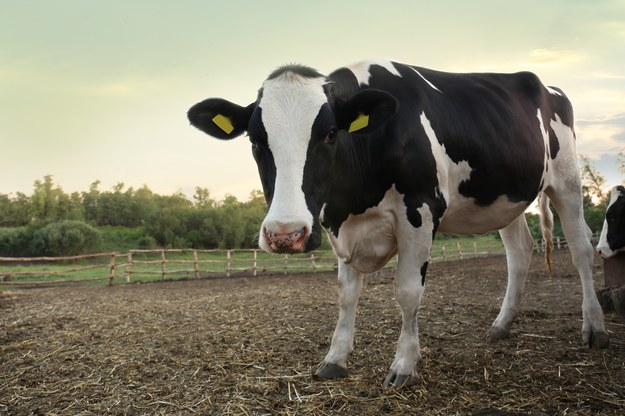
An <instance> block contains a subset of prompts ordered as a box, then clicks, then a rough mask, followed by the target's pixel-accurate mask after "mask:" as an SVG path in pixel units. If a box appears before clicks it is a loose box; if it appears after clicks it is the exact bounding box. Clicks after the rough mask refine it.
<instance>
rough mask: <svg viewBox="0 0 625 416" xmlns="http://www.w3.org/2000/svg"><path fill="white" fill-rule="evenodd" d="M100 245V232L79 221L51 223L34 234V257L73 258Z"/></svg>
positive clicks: (32, 242) (32, 244)
mask: <svg viewBox="0 0 625 416" xmlns="http://www.w3.org/2000/svg"><path fill="white" fill-rule="evenodd" d="M99 244H100V232H99V231H98V230H96V229H95V228H93V227H92V226H90V225H88V224H86V223H84V222H81V221H69V220H66V221H60V222H53V223H50V224H48V225H46V226H45V227H43V228H41V229H39V230H37V231H35V232H34V234H33V236H32V240H31V249H32V252H33V253H34V254H35V255H44V256H73V255H77V254H84V253H88V252H91V251H93V250H95V249H97V248H98V245H99Z"/></svg>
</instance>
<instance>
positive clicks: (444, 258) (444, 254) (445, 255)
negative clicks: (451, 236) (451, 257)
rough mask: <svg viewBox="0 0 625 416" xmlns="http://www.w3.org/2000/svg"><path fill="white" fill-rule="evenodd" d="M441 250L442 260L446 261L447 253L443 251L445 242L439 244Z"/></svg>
mask: <svg viewBox="0 0 625 416" xmlns="http://www.w3.org/2000/svg"><path fill="white" fill-rule="evenodd" d="M441 252H442V254H443V261H447V254H446V253H445V244H443V245H442V246H441Z"/></svg>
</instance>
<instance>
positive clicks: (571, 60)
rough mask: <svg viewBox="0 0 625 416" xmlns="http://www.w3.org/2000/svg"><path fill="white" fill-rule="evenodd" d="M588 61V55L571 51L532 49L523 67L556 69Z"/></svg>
mask: <svg viewBox="0 0 625 416" xmlns="http://www.w3.org/2000/svg"><path fill="white" fill-rule="evenodd" d="M587 59H588V55H586V54H584V53H582V52H578V51H570V50H557V49H547V48H540V49H532V50H531V51H530V52H529V54H528V60H527V61H525V62H522V63H521V65H522V66H527V67H534V68H554V67H559V66H564V65H571V64H579V63H581V62H583V61H586V60H587Z"/></svg>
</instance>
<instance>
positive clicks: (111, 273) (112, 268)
mask: <svg viewBox="0 0 625 416" xmlns="http://www.w3.org/2000/svg"><path fill="white" fill-rule="evenodd" d="M116 254H117V253H111V261H110V263H109V286H113V280H114V279H115V255H116Z"/></svg>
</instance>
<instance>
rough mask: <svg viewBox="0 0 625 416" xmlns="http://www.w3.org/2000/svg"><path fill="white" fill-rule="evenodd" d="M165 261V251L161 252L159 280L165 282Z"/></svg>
mask: <svg viewBox="0 0 625 416" xmlns="http://www.w3.org/2000/svg"><path fill="white" fill-rule="evenodd" d="M166 263H167V259H166V258H165V250H161V273H162V274H161V280H165V275H166V274H167V266H166V265H165V264H166Z"/></svg>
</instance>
